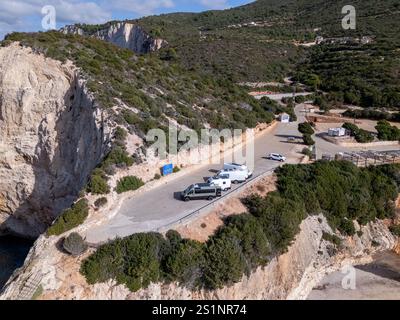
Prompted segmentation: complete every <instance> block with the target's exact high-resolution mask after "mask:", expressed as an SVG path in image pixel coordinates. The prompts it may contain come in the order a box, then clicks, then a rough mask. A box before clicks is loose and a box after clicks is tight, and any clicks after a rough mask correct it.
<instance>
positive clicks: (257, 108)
mask: <svg viewBox="0 0 400 320" xmlns="http://www.w3.org/2000/svg"><path fill="white" fill-rule="evenodd" d="M10 41H19V42H20V43H21V45H24V46H29V47H32V48H34V49H35V50H36V51H39V52H43V53H45V54H46V56H48V57H51V58H54V59H57V60H60V61H65V60H66V59H70V60H72V61H73V62H74V63H75V64H76V65H77V66H78V67H80V68H81V69H82V71H83V73H84V76H85V77H86V78H87V79H88V85H89V88H90V89H91V90H92V91H93V92H94V93H95V96H96V98H97V101H98V103H99V104H100V105H101V106H102V107H104V108H107V109H108V110H109V112H110V113H114V115H113V116H114V117H115V120H116V122H117V123H120V124H121V125H124V126H128V127H130V128H132V129H133V130H135V132H136V133H139V134H142V135H144V134H145V133H147V131H148V130H149V129H152V128H160V127H161V128H164V127H166V126H168V118H171V119H174V120H176V121H178V123H179V124H182V125H185V126H187V127H189V128H191V129H194V130H199V129H201V128H204V127H205V126H206V125H210V126H211V127H212V128H221V129H222V128H247V127H255V126H256V125H257V123H259V122H269V121H271V120H272V118H273V115H272V114H271V113H269V112H267V111H265V110H264V109H263V108H262V107H261V105H260V103H259V102H258V101H257V100H255V99H254V98H252V97H250V96H249V95H248V94H247V92H246V91H245V90H244V89H242V88H240V87H238V86H236V85H235V84H234V83H232V82H230V81H229V80H224V79H222V78H213V77H211V76H204V75H201V74H198V73H196V72H191V71H188V70H185V69H183V68H182V67H181V66H180V64H179V63H177V62H176V61H174V59H170V60H168V61H166V60H163V59H160V57H158V56H157V55H145V56H138V55H136V54H135V53H133V52H132V51H129V50H126V49H121V48H118V47H116V46H114V45H112V44H109V43H106V42H104V41H101V40H97V39H94V38H89V37H81V36H75V35H64V34H62V33H59V32H54V31H53V32H46V33H14V34H11V35H9V36H7V38H6V40H5V41H4V42H3V45H7V44H8V43H9V42H10ZM118 99H119V100H121V101H122V102H123V103H124V104H125V105H126V106H125V107H120V108H119V109H118V110H117V112H115V111H113V109H111V108H110V107H112V106H114V105H117V104H118V103H117V102H118Z"/></svg>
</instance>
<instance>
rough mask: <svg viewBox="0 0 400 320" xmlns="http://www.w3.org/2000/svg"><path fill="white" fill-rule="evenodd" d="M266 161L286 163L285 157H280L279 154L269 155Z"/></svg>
mask: <svg viewBox="0 0 400 320" xmlns="http://www.w3.org/2000/svg"><path fill="white" fill-rule="evenodd" d="M267 159H269V160H274V161H280V162H285V161H286V157H284V156H283V155H281V154H279V153H271V154H270V155H268V157H267Z"/></svg>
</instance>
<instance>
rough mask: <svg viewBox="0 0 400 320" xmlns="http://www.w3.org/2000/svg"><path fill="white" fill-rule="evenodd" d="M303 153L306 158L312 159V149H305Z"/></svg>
mask: <svg viewBox="0 0 400 320" xmlns="http://www.w3.org/2000/svg"><path fill="white" fill-rule="evenodd" d="M301 153H302V154H304V155H305V156H308V157H310V158H311V157H312V152H311V150H310V148H304V149H303V150H302V151H301Z"/></svg>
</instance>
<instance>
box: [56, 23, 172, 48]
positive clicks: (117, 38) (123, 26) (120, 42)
mask: <svg viewBox="0 0 400 320" xmlns="http://www.w3.org/2000/svg"><path fill="white" fill-rule="evenodd" d="M61 32H63V33H65V34H78V35H85V36H92V37H95V38H97V39H100V40H103V41H107V42H111V43H113V44H115V45H116V46H119V47H121V48H125V49H130V50H132V51H134V52H136V53H138V54H144V53H149V52H153V51H157V50H159V49H161V48H162V47H164V46H165V45H166V44H167V42H166V41H165V40H163V39H160V38H153V37H152V36H150V35H149V34H148V33H147V32H146V31H144V30H143V28H142V27H140V26H138V25H135V24H132V23H128V22H117V23H114V24H110V25H109V26H108V27H105V28H104V29H101V30H99V31H96V32H94V33H90V32H86V31H84V30H83V29H82V28H80V27H79V26H75V25H73V26H66V27H64V28H62V29H61Z"/></svg>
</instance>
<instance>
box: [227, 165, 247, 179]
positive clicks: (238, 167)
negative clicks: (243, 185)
mask: <svg viewBox="0 0 400 320" xmlns="http://www.w3.org/2000/svg"><path fill="white" fill-rule="evenodd" d="M223 170H224V171H235V170H237V171H244V172H246V173H247V177H246V179H248V178H250V177H251V176H252V175H253V172H251V171H250V170H249V168H247V166H246V165H244V164H237V163H224V168H223Z"/></svg>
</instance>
